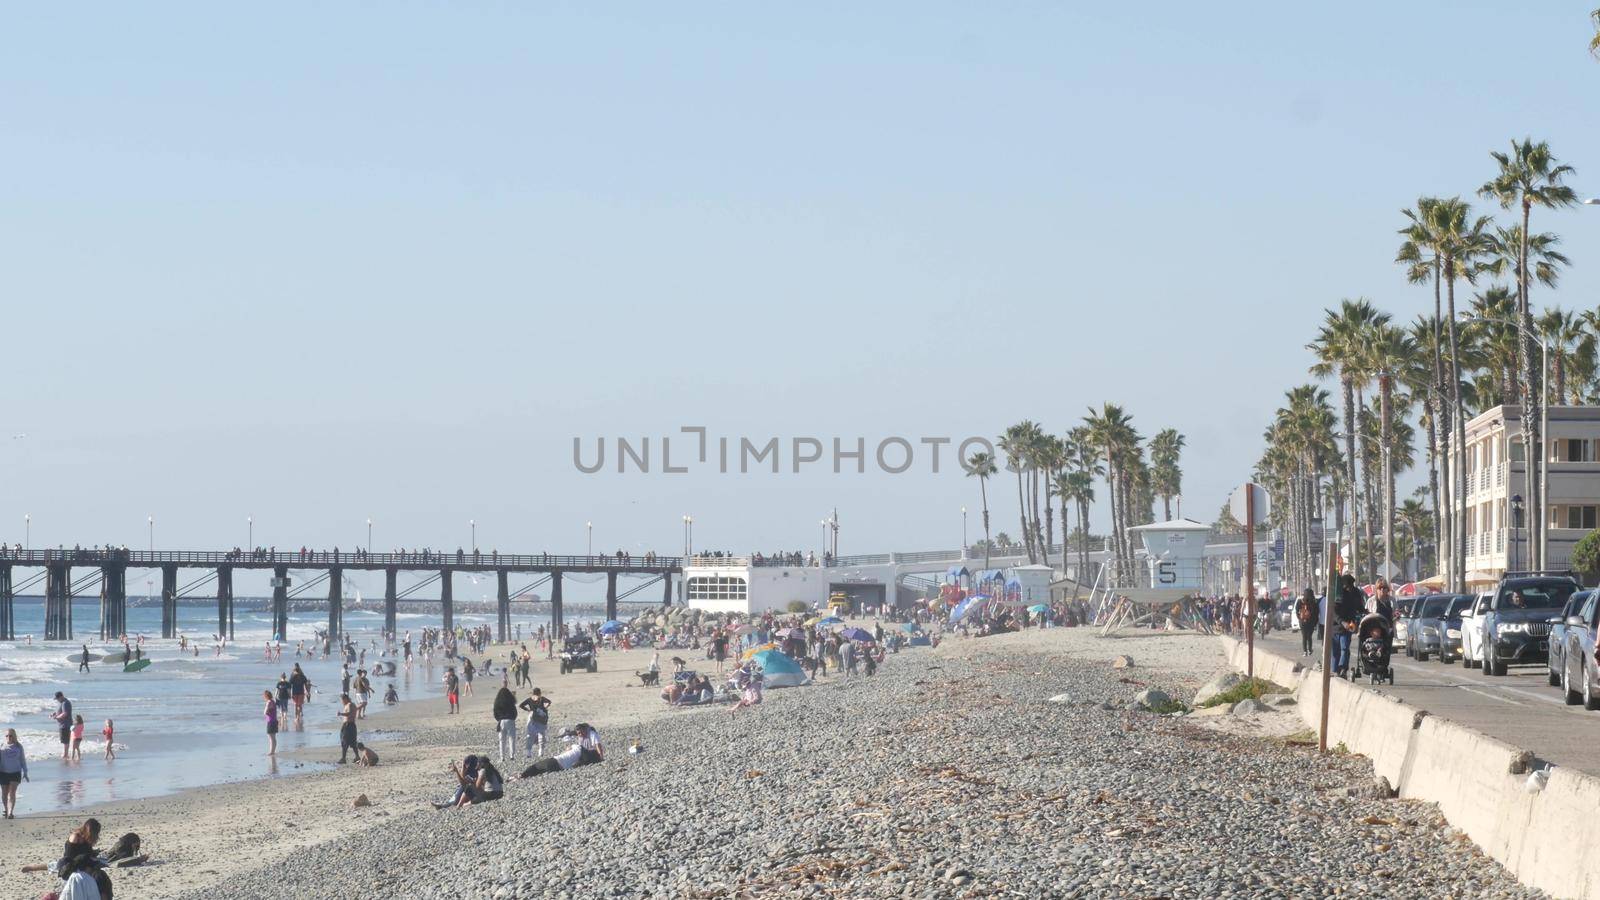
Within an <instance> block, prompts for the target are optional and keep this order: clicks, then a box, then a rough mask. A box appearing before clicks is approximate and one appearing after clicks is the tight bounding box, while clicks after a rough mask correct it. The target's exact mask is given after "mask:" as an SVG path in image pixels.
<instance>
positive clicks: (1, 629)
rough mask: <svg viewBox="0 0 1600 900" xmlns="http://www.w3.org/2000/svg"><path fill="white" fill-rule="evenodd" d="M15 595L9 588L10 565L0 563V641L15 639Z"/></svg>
mask: <svg viewBox="0 0 1600 900" xmlns="http://www.w3.org/2000/svg"><path fill="white" fill-rule="evenodd" d="M15 601H16V597H15V596H14V595H13V593H12V590H11V567H10V566H4V565H0V641H14V640H16V639H17V606H16V602H15Z"/></svg>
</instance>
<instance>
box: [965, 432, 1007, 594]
mask: <svg viewBox="0 0 1600 900" xmlns="http://www.w3.org/2000/svg"><path fill="white" fill-rule="evenodd" d="M997 471H999V470H998V469H997V468H995V464H994V454H993V453H983V452H981V451H980V452H978V453H974V454H972V456H971V457H970V458H969V459H968V460H967V477H968V478H976V479H978V493H979V495H980V496H981V497H982V498H983V567H984V568H985V569H987V568H989V548H990V547H992V546H994V541H992V540H990V539H989V476H991V475H993V474H994V473H995V472H997Z"/></svg>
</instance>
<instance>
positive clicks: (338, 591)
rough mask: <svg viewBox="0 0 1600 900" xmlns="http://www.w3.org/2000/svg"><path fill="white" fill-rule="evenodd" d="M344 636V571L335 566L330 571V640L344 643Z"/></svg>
mask: <svg viewBox="0 0 1600 900" xmlns="http://www.w3.org/2000/svg"><path fill="white" fill-rule="evenodd" d="M342 634H344V570H343V569H341V568H339V567H338V566H334V567H333V568H330V569H329V570H328V640H330V641H334V642H335V643H342V642H341V641H340V640H339V636H340V635H342Z"/></svg>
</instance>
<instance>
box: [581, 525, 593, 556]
mask: <svg viewBox="0 0 1600 900" xmlns="http://www.w3.org/2000/svg"><path fill="white" fill-rule="evenodd" d="M583 525H584V527H585V528H587V529H589V555H590V556H593V555H594V523H593V522H585V523H583Z"/></svg>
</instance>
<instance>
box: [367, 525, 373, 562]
mask: <svg viewBox="0 0 1600 900" xmlns="http://www.w3.org/2000/svg"><path fill="white" fill-rule="evenodd" d="M367 555H368V556H371V555H372V517H371V516H367Z"/></svg>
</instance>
